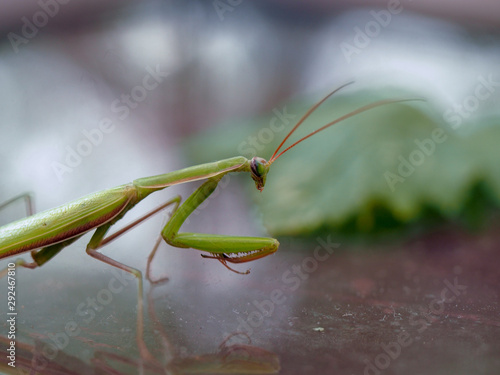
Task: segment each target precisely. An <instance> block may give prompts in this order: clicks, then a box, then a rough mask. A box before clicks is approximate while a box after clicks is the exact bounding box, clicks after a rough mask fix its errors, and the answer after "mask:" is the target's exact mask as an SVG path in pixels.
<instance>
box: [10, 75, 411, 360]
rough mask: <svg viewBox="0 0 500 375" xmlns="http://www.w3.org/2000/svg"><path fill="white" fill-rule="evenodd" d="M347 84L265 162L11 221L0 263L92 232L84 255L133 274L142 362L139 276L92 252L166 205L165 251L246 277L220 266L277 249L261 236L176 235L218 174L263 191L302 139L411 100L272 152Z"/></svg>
mask: <svg viewBox="0 0 500 375" xmlns="http://www.w3.org/2000/svg"><path fill="white" fill-rule="evenodd" d="M351 83H353V82H349V83H347V84H344V85H342V86H340V87H339V88H337V89H336V90H334V91H333V92H331V93H330V94H328V95H327V96H326V97H324V98H323V99H322V100H320V101H319V102H317V103H316V104H315V105H313V106H312V107H311V108H310V109H309V110H308V111H307V112H306V113H305V114H304V116H302V118H301V119H300V120H299V121H298V123H297V124H296V125H295V126H294V127H293V128H292V129H291V130H290V132H289V133H288V134H287V136H286V137H285V138H284V139H283V141H282V142H281V144H280V145H279V146H278V148H277V149H276V151H275V152H274V154H273V155H272V156H271V158H270V159H269V160H268V161H266V160H265V159H263V158H261V157H254V158H252V159H251V160H248V159H247V158H245V157H243V156H237V157H233V158H229V159H225V160H220V161H216V162H212V163H206V164H201V165H197V166H193V167H189V168H185V169H181V170H178V171H173V172H169V173H166V174H161V175H157V176H152V177H145V178H139V179H136V180H134V181H133V182H132V183H129V184H124V185H121V186H118V187H115V188H111V189H107V190H103V191H99V192H96V193H93V194H90V195H87V196H85V197H83V198H80V199H77V200H75V201H72V202H70V203H67V204H65V205H62V206H59V207H56V208H53V209H50V210H47V211H44V212H41V213H38V214H35V215H32V216H29V217H27V218H24V219H21V220H18V221H15V222H13V223H10V224H7V225H5V226H3V227H1V228H0V259H3V258H7V257H11V256H13V255H16V254H21V253H25V252H28V251H30V252H31V257H32V258H33V262H26V261H25V260H23V259H19V260H17V261H16V262H15V264H16V265H17V266H22V267H25V268H37V267H40V266H42V265H43V264H45V263H46V262H48V261H49V260H50V259H52V258H53V257H54V256H55V255H57V254H58V253H59V252H60V251H61V250H62V249H63V248H65V247H66V246H68V245H70V244H71V243H72V242H74V241H76V240H77V239H78V238H79V237H81V236H82V235H84V234H85V233H86V232H88V231H91V230H94V229H95V232H94V234H93V236H92V238H91V239H90V241H89V243H88V244H87V248H86V252H87V253H88V254H89V255H90V256H91V257H93V258H95V259H98V260H100V261H102V262H104V263H107V264H109V265H111V266H113V267H117V268H118V269H121V270H124V271H126V272H128V273H130V274H132V275H134V276H135V277H136V278H137V280H138V318H137V319H138V328H137V341H138V344H139V349H140V352H141V356H144V357H146V358H147V357H148V356H149V355H148V351H147V349H146V348H145V344H144V343H143V332H142V329H143V328H142V325H143V324H142V323H143V322H142V315H143V314H142V311H143V294H142V289H143V287H142V274H141V272H140V271H139V270H137V269H135V268H132V267H130V266H127V265H125V264H123V263H120V262H117V261H116V260H113V259H111V258H110V257H108V256H106V255H104V254H102V253H101V252H99V249H100V248H101V247H103V246H104V245H106V244H108V243H109V242H111V241H113V240H114V239H116V238H117V237H119V236H121V235H122V234H124V233H125V232H127V231H128V230H130V229H131V228H133V227H134V226H136V225H138V224H139V223H141V222H142V221H144V220H145V219H147V218H148V217H150V216H152V215H153V214H155V213H157V212H159V211H161V210H163V209H165V208H167V207H168V206H172V207H173V208H172V213H171V216H170V219H169V220H168V222H167V223H166V225H165V226H164V227H163V229H162V231H161V237H162V238H163V239H164V240H165V241H166V242H167V243H168V244H169V245H172V246H175V247H180V248H193V249H197V250H201V251H204V252H207V253H208V254H202V256H203V257H204V258H209V259H216V260H218V261H219V262H221V263H222V264H223V265H224V266H225V267H227V268H228V269H230V270H232V271H234V272H238V273H244V274H246V273H248V272H249V271H246V272H239V271H235V270H233V269H232V268H231V267H230V266H229V265H228V263H244V262H249V261H252V260H256V259H259V258H262V257H265V256H267V255H269V254H272V253H274V252H275V251H276V250H277V249H278V246H279V242H278V241H277V240H276V239H274V238H266V237H240V236H225V235H214V234H201V233H183V232H179V230H180V228H181V226H182V224H183V222H184V221H185V220H186V218H188V216H189V215H190V214H191V213H192V212H193V211H194V210H195V209H196V208H197V207H198V206H199V205H200V204H202V203H203V201H205V199H207V197H208V196H210V194H212V192H213V191H214V190H215V188H216V187H217V184H218V183H219V181H220V180H221V179H222V177H223V176H224V175H226V174H228V173H235V172H242V173H246V172H248V173H250V175H251V177H252V179H253V180H254V182H255V185H256V187H257V189H258V190H259V191H262V190H263V189H264V186H265V184H266V178H267V174H268V172H269V169H270V167H271V165H272V164H273V163H274V162H275V161H276V160H277V159H278V158H279V157H280V156H282V155H283V154H284V153H285V152H287V151H288V150H290V149H291V148H293V147H295V146H296V145H297V144H299V143H300V142H302V141H304V140H305V139H307V138H309V137H311V136H313V135H314V134H316V133H318V132H320V131H323V130H325V129H326V128H328V127H330V126H332V125H335V124H337V123H338V122H340V121H343V120H345V119H347V118H349V117H352V116H355V115H357V114H359V113H361V112H365V111H367V110H370V109H372V108H375V107H378V106H381V105H385V104H390V103H397V102H403V101H408V100H415V99H403V100H392V99H388V100H380V101H377V102H374V103H371V104H368V105H365V106H363V107H360V108H358V109H356V110H354V111H352V112H350V113H348V114H346V115H344V116H342V117H340V118H337V119H336V120H334V121H332V122H329V123H328V124H326V125H324V126H322V127H320V128H319V129H317V130H315V131H313V132H311V133H309V134H308V135H306V136H305V137H303V138H301V139H299V140H298V141H296V142H295V143H293V144H292V145H291V146H289V147H287V148H285V149H284V150H282V151H281V152H280V150H281V148H282V147H283V145H284V143H285V142H286V141H287V140H288V138H289V137H290V136H291V135H292V134H293V132H294V131H295V130H296V129H297V128H298V127H299V126H300V125H301V124H302V123H303V122H304V121H305V120H306V118H307V117H308V116H309V115H310V114H311V113H312V112H313V111H315V110H316V109H317V108H318V107H319V106H320V105H321V104H322V103H323V102H324V101H325V100H326V99H328V98H329V97H330V96H331V95H333V94H334V93H335V92H337V91H339V90H340V89H342V88H343V87H345V86H347V85H349V84H351ZM198 180H206V182H204V183H203V184H202V185H201V186H200V187H199V188H198V189H196V190H195V191H194V192H193V193H192V194H191V195H190V196H189V197H188V198H187V199H186V201H185V202H184V203H183V204H182V205H181V197H180V196H175V197H173V198H172V199H170V200H169V201H167V202H166V203H164V204H163V205H161V206H160V207H158V208H157V209H155V210H153V211H151V212H150V213H148V214H146V215H144V216H143V217H141V218H139V219H137V220H135V221H134V222H133V223H131V224H129V225H127V226H126V227H125V228H122V229H120V230H118V231H117V232H116V233H114V234H111V235H109V236H106V234H107V232H108V230H109V229H110V228H111V227H112V226H113V225H114V224H115V223H116V222H117V221H119V220H120V219H121V218H122V217H123V216H124V215H125V214H126V213H127V212H128V211H129V210H130V209H132V207H134V206H135V205H136V204H137V203H139V202H140V201H141V200H143V199H144V198H146V197H147V196H148V195H149V194H151V193H153V192H155V191H159V190H162V189H165V188H167V187H169V186H172V185H177V184H181V183H186V182H192V181H198ZM10 202H12V200H11V201H9V203H10ZM156 249H157V246H155V248H154V250H153V251H152V252H151V254H150V256H149V258H148V263H147V265H148V266H147V269H148V279H149V280H150V281H151V282H158V281H161V280H156V281H153V280H151V279H150V277H149V269H150V264H151V261H152V259H153V257H154V253H155V251H156ZM6 273H7V269H6V270H3V271H0V277H3V276H5V274H6Z"/></svg>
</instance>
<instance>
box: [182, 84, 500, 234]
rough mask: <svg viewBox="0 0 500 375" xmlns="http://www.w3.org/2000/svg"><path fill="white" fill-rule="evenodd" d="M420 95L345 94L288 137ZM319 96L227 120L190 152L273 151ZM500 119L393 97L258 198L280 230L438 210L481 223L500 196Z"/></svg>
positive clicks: (286, 160)
mask: <svg viewBox="0 0 500 375" xmlns="http://www.w3.org/2000/svg"><path fill="white" fill-rule="evenodd" d="M412 96H414V95H409V94H408V93H403V92H384V93H380V92H379V93H377V95H376V96H375V95H374V94H373V93H371V94H370V93H367V92H364V93H356V94H355V95H337V96H335V97H334V98H331V99H329V100H328V101H327V102H326V103H324V104H323V105H322V106H321V107H320V108H319V109H318V110H317V111H316V112H314V113H313V114H312V115H311V117H310V118H309V119H308V120H307V121H306V123H304V124H303V126H302V127H301V128H299V130H297V132H296V134H295V133H294V134H293V136H292V137H291V139H290V140H289V142H287V143H288V144H291V143H292V142H294V140H298V139H299V138H300V137H301V136H303V135H305V134H308V133H309V132H311V131H313V130H315V129H317V128H319V127H320V126H322V125H324V124H326V123H328V122H330V121H332V120H334V119H335V118H338V117H340V116H342V115H344V114H346V113H348V112H350V111H352V110H354V109H356V108H359V107H361V106H363V105H366V104H368V103H371V102H374V101H376V100H380V99H387V98H410V97H412ZM312 104H313V103H312V101H308V102H304V101H302V102H295V103H293V104H289V105H286V113H287V114H288V116H289V117H291V116H292V115H294V116H295V117H294V118H293V119H289V120H287V117H286V116H285V117H284V116H283V115H282V114H281V115H277V114H278V113H283V107H279V108H276V109H275V110H273V113H272V114H271V115H269V116H261V117H259V118H256V119H254V120H247V121H240V122H238V123H237V124H235V123H234V122H233V123H227V124H225V125H223V126H221V127H220V128H219V129H218V130H215V131H212V132H209V133H207V134H203V135H201V136H200V137H197V138H196V139H193V140H191V141H190V142H189V144H188V151H189V155H190V156H191V157H192V158H193V160H194V161H195V162H196V163H201V162H207V161H210V160H213V159H215V160H216V159H221V158H226V157H231V156H236V155H240V154H243V155H244V156H246V157H248V158H250V157H252V156H256V155H257V154H258V156H260V157H263V158H265V159H269V157H270V156H271V154H272V153H273V151H274V149H275V148H276V147H277V145H278V144H279V142H280V141H281V140H282V139H283V138H284V137H285V136H286V134H287V133H288V131H289V130H290V129H291V128H292V126H293V124H294V123H295V122H296V121H297V120H298V119H299V118H300V117H301V116H302V115H303V114H304V113H305V112H306V111H307V109H308V108H309V107H310V106H311V105H312ZM283 119H284V122H288V123H287V124H286V126H284V125H285V124H284V123H283ZM499 125H500V119H499V118H498V117H492V118H490V119H487V120H486V119H485V120H482V121H481V122H477V123H465V122H464V123H462V124H461V126H460V128H459V129H457V130H459V131H457V130H453V129H451V127H450V126H449V125H448V124H446V123H445V122H444V121H443V120H442V115H441V113H440V112H439V111H435V110H434V111H433V109H432V104H431V103H429V102H406V103H397V104H389V105H384V106H382V107H378V108H375V109H372V110H370V111H368V112H365V113H362V114H359V115H357V116H355V117H352V118H350V119H347V120H345V121H342V122H340V123H339V124H337V125H335V126H333V127H332V128H329V129H327V130H325V131H324V132H321V133H319V134H317V135H315V136H313V137H311V138H310V139H307V140H305V141H304V142H303V143H301V144H300V145H298V146H296V147H295V148H293V149H291V150H290V151H288V152H286V153H285V154H284V155H283V156H282V157H281V158H279V159H278V160H277V161H276V162H275V163H274V164H273V165H272V166H271V170H270V172H269V175H268V178H267V184H266V187H265V189H264V192H263V193H262V194H261V195H260V196H259V197H258V199H257V200H258V202H259V205H260V208H261V210H262V213H263V220H264V224H265V226H266V227H267V228H268V230H269V231H270V233H272V234H273V235H305V234H312V233H317V232H319V231H321V230H332V229H333V230H337V231H344V232H346V231H347V232H354V233H366V232H375V233H377V232H381V231H385V230H393V229H396V228H401V227H405V226H408V225H413V224H416V223H417V224H418V223H426V222H430V223H434V221H435V219H436V218H438V219H439V220H458V219H464V220H466V219H468V220H470V224H472V225H475V224H477V223H479V222H480V221H481V220H482V219H483V218H484V217H485V215H486V214H487V210H488V209H489V208H490V207H491V206H498V203H499V202H500V170H499V168H498V161H499V160H500V148H499V147H498V143H499V140H500V126H499ZM464 129H466V130H467V132H466V133H467V134H464V132H463V131H462V130H464ZM257 150H258V152H256V151H257ZM249 186H251V187H253V184H249ZM256 194H258V193H257V192H256Z"/></svg>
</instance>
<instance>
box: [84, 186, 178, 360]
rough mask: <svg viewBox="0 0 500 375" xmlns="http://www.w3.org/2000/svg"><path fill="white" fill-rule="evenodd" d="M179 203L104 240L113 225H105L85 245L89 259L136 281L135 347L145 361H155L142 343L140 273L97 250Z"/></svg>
mask: <svg viewBox="0 0 500 375" xmlns="http://www.w3.org/2000/svg"><path fill="white" fill-rule="evenodd" d="M180 201H181V197H180V196H176V197H174V198H173V199H171V200H169V201H168V202H166V203H164V204H163V205H161V206H160V207H158V208H156V209H155V210H153V211H151V212H149V213H148V214H146V215H144V216H142V217H141V218H139V219H137V220H136V221H134V222H133V223H131V224H129V225H127V226H126V227H125V228H122V229H121V230H119V231H118V232H116V233H114V234H112V235H110V236H108V237H106V238H105V235H106V233H107V231H108V230H109V228H110V227H111V226H112V225H113V223H109V224H106V225H103V226H101V227H99V228H97V230H96V231H95V233H94V235H93V236H92V238H91V239H90V241H89V243H88V245H87V249H86V251H87V254H89V255H90V256H91V257H93V258H95V259H98V260H100V261H101V262H104V263H106V264H109V265H111V266H113V267H116V268H118V269H121V270H123V271H125V272H128V273H130V274H131V275H133V276H134V277H135V278H136V279H137V283H138V286H137V310H138V311H137V345H138V348H139V352H140V355H141V358H142V359H145V360H147V361H155V359H154V357H153V356H152V355H151V353H150V352H149V350H148V349H147V347H146V344H145V342H144V305H143V300H144V297H143V283H142V273H141V271H139V270H138V269H136V268H133V267H130V266H127V265H125V264H123V263H120V262H118V261H116V260H114V259H111V258H110V257H108V256H106V255H104V254H102V253H100V252H99V251H98V250H99V249H100V248H101V247H103V246H104V245H106V244H108V243H109V242H111V241H113V240H115V239H116V238H117V237H119V236H121V235H122V234H124V233H125V232H127V231H128V230H130V229H131V228H133V227H134V226H136V225H137V224H139V223H140V222H142V221H144V220H146V219H147V218H149V217H150V216H152V215H154V214H155V213H157V212H159V211H161V210H163V209H165V208H166V207H167V206H169V205H171V204H175V206H174V210H175V209H176V208H177V207H178V206H179V204H180Z"/></svg>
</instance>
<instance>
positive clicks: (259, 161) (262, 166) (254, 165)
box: [250, 156, 267, 177]
mask: <svg viewBox="0 0 500 375" xmlns="http://www.w3.org/2000/svg"><path fill="white" fill-rule="evenodd" d="M266 164H267V161H266V159H263V158H259V157H257V156H256V157H254V158H253V159H252V161H251V162H250V169H251V170H252V174H253V175H254V176H255V177H262V176H264V174H266Z"/></svg>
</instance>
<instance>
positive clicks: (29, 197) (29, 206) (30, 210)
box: [0, 193, 35, 216]
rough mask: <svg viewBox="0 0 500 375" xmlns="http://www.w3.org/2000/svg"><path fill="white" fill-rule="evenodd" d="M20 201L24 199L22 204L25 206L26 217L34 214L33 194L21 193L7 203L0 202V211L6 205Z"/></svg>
mask: <svg viewBox="0 0 500 375" xmlns="http://www.w3.org/2000/svg"><path fill="white" fill-rule="evenodd" d="M21 199H24V203H25V204H26V214H27V215H28V216H31V215H33V214H34V213H35V206H34V203H33V201H34V199H33V194H31V193H23V194H20V195H18V196H16V197H14V198H12V199H9V200H8V201H6V202H2V203H1V204H0V210H1V209H3V208H4V207H7V206H8V205H10V204H12V203H14V202H16V201H19V200H21Z"/></svg>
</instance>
